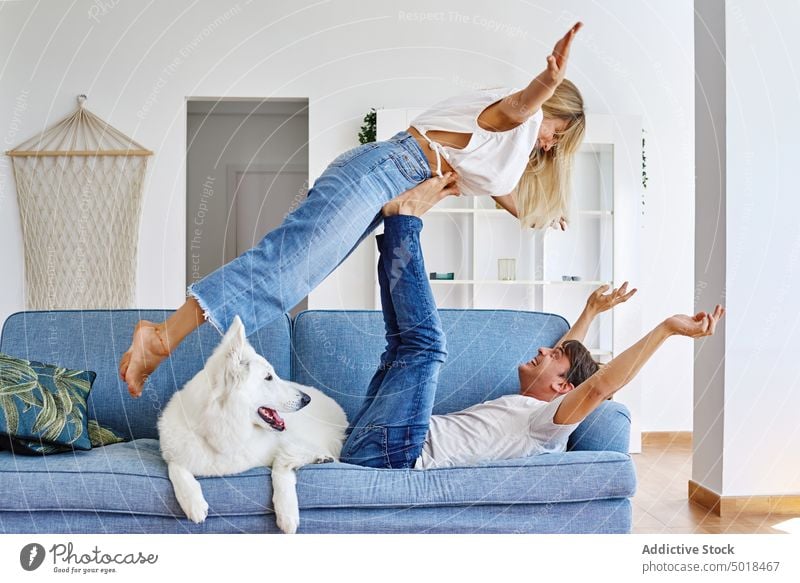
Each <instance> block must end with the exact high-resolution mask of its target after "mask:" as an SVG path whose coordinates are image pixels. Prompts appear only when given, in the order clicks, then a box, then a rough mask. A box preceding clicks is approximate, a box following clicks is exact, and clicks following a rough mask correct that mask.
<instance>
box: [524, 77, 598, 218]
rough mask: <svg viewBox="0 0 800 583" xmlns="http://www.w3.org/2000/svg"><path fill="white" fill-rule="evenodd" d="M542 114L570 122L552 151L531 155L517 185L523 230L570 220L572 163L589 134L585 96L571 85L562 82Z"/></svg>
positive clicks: (537, 152)
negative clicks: (584, 106)
mask: <svg viewBox="0 0 800 583" xmlns="http://www.w3.org/2000/svg"><path fill="white" fill-rule="evenodd" d="M542 113H543V114H544V116H545V117H548V118H557V119H565V120H567V128H566V129H565V130H564V131H563V132H558V133H557V134H556V136H557V137H558V141H557V143H556V144H555V145H554V146H553V147H552V148H550V150H549V151H547V152H545V151H544V150H543V149H542V148H535V149H534V150H533V152H531V156H530V159H529V160H528V166H527V168H525V172H524V173H523V175H522V178H520V180H519V182H518V183H517V188H516V201H517V211H518V212H517V214H518V215H519V220H520V222H521V223H522V226H523V227H526V228H527V227H533V228H536V229H544V228H547V227H548V226H550V224H551V223H552V222H553V221H558V220H559V219H561V218H564V219H568V218H569V206H570V200H569V197H570V191H571V189H572V180H571V179H572V161H573V157H574V155H575V152H577V151H578V148H579V147H580V145H581V142H582V141H583V134H584V132H585V131H586V116H585V114H584V111H583V96H581V92H580V91H578V88H577V87H575V84H574V83H572V82H571V81H568V80H566V79H564V80H563V81H562V82H561V84H560V85H559V86H558V87H557V88H556V90H555V93H553V96H552V97H551V98H550V99H548V100H547V101H545V102H544V104H543V105H542Z"/></svg>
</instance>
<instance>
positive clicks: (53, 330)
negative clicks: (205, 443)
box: [0, 310, 291, 439]
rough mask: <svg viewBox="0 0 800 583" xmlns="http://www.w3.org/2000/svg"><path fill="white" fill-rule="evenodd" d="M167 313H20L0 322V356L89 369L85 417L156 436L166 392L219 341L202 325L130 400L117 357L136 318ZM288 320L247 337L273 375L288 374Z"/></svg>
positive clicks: (166, 312)
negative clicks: (0, 330) (91, 379)
mask: <svg viewBox="0 0 800 583" xmlns="http://www.w3.org/2000/svg"><path fill="white" fill-rule="evenodd" d="M171 313H172V312H171V310H74V311H73V310H58V311H50V312H33V311H32V312H18V313H16V314H13V315H11V316H9V317H8V319H6V321H5V324H4V325H3V333H2V338H0V352H3V353H6V354H10V355H12V356H17V357H20V358H25V359H28V360H39V361H42V362H46V363H49V364H57V365H59V366H64V367H67V368H74V369H81V370H93V371H95V372H96V373H97V378H96V380H95V382H94V385H93V387H92V392H91V393H90V395H89V415H90V417H91V418H95V419H97V420H98V421H99V422H100V423H102V424H106V425H109V426H111V427H113V428H114V429H116V430H118V431H121V432H123V433H125V434H127V435H128V436H129V437H131V438H134V439H135V438H140V437H152V438H156V437H158V431H157V429H156V421H157V420H158V416H159V415H160V413H161V411H162V409H163V408H164V406H165V405H166V404H167V401H169V398H170V397H171V396H172V394H173V393H174V392H175V391H176V390H178V389H179V388H181V387H182V386H183V385H184V384H185V383H186V382H187V381H188V380H189V379H191V378H192V377H193V376H194V375H195V374H196V373H197V371H199V370H200V369H202V368H203V365H204V363H205V361H206V358H207V357H208V356H209V355H210V354H211V352H212V351H213V350H214V348H215V347H216V346H217V344H219V341H220V339H221V337H220V335H219V333H218V332H217V331H216V330H215V329H214V328H213V327H212V326H210V325H205V326H201V327H200V328H198V329H197V330H195V331H194V332H193V333H192V334H191V335H189V336H187V337H186V339H185V340H184V341H183V342H182V343H181V345H180V346H179V347H178V349H177V350H176V351H175V352H174V353H173V354H172V355H171V356H170V358H169V359H168V360H166V361H164V362H163V363H162V364H161V366H159V367H158V369H157V370H156V372H155V373H153V375H152V376H151V377H150V379H149V380H148V382H147V384H146V385H145V390H144V391H143V393H142V396H141V397H139V398H138V399H132V398H131V397H130V396H129V395H128V389H127V386H126V385H125V383H124V382H123V381H122V380H121V379H120V377H119V372H118V367H119V361H120V358H121V357H122V354H123V353H124V352H125V351H126V350H127V349H128V347H129V346H130V344H131V336H132V334H133V327H134V325H135V324H136V322H138V321H139V320H142V319H144V320H151V321H156V322H160V321H162V320H164V319H165V318H167V317H168V316H169V315H170V314H171ZM290 330H291V323H290V321H289V317H288V316H284V317H282V318H279V319H278V320H275V321H274V322H272V323H271V324H268V325H267V326H264V327H263V328H262V329H261V330H258V331H256V332H254V333H253V334H251V335H250V336H248V339H249V340H250V342H251V343H252V344H253V346H254V347H255V349H256V350H257V351H258V352H259V353H260V354H263V355H264V356H265V357H266V358H267V359H268V360H269V361H270V362H271V363H272V365H273V366H274V367H275V369H276V372H277V373H278V375H280V376H283V377H286V378H288V377H289V375H290V368H291V367H290V353H289V346H290Z"/></svg>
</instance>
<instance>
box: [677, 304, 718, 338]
mask: <svg viewBox="0 0 800 583" xmlns="http://www.w3.org/2000/svg"><path fill="white" fill-rule="evenodd" d="M724 315H725V308H723V307H722V306H720V305H719V304H717V307H716V308H714V311H713V312H711V313H710V314H708V313H706V312H698V313H697V314H695V315H694V316H687V315H686V314H677V315H675V316H672V317H670V318H667V319H666V320H664V326H666V328H667V330H668V331H669V332H670V333H671V334H674V335H677V336H688V337H689V338H702V337H703V336H711V335H712V334H714V331H715V330H716V326H717V322H719V320H720V318H722V316H724Z"/></svg>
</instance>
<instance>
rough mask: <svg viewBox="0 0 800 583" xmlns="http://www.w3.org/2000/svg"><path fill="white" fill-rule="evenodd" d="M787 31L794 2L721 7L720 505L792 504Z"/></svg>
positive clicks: (797, 345)
mask: <svg viewBox="0 0 800 583" xmlns="http://www.w3.org/2000/svg"><path fill="white" fill-rule="evenodd" d="M796 22H800V4H798V3H796V2H792V3H788V2H774V3H773V2H769V3H768V2H761V3H753V2H745V1H742V0H728V1H727V2H726V45H727V51H726V57H727V70H728V103H727V110H728V116H727V138H728V139H727V159H728V164H727V184H728V186H727V213H726V219H727V246H728V253H727V262H726V269H727V284H726V290H727V298H726V301H727V304H728V315H727V317H728V322H727V335H726V344H725V353H726V358H725V379H726V383H725V443H724V450H723V451H724V455H725V457H724V465H723V489H722V492H720V493H721V494H724V495H726V496H741V495H751V494H798V493H800V463H798V460H799V459H800V458H798V453H797V452H798V450H800V429H798V422H797V415H798V412H800V390H798V388H799V387H800V367H799V366H798V364H797V354H798V352H800V296H798V292H799V291H800V230H798V228H797V221H796V217H798V216H800V197H798V186H797V185H798V184H800V167H798V164H797V161H798V160H800V138H798V136H800V110H799V109H798V107H797V103H798V95H800V65H798V64H797V62H796V61H797V55H800V37H798V35H797V34H795V33H794V31H791V30H789V28H788V27H787V26H786V24H785V23H796Z"/></svg>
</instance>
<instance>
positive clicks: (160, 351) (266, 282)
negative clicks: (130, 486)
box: [120, 22, 585, 397]
mask: <svg viewBox="0 0 800 583" xmlns="http://www.w3.org/2000/svg"><path fill="white" fill-rule="evenodd" d="M581 26H582V24H581V23H580V22H579V23H577V24H575V26H573V27H572V28H571V29H570V30H569V32H567V34H566V35H564V37H563V38H561V39H560V40H559V41H558V42H557V43H556V45H555V47H554V49H553V53H552V54H551V55H549V56H548V57H547V68H546V69H545V70H544V71H543V72H542V73H541V74H539V75H538V76H537V77H535V78H534V79H533V81H531V83H530V84H529V85H528V86H527V87H525V88H524V89H522V90H520V91H513V92H511V91H508V90H506V91H502V90H497V91H481V92H477V93H473V94H469V95H465V96H460V97H455V98H452V99H448V100H446V101H443V102H441V103H439V104H436V105H434V106H433V107H432V108H431V109H429V110H427V111H426V112H424V113H423V114H422V115H420V116H419V117H417V118H416V119H415V120H413V122H412V127H410V128H408V130H407V131H404V132H400V133H398V134H397V135H395V136H394V137H392V138H391V139H390V140H387V141H385V142H373V143H370V144H364V145H362V146H360V147H358V148H354V149H352V150H350V151H348V152H345V153H344V154H342V155H340V156H339V157H338V158H336V159H335V160H334V161H333V162H331V164H330V165H329V166H328V168H327V169H326V170H325V172H323V174H322V175H321V176H320V177H319V178H318V179H317V181H316V182H315V183H314V186H313V188H311V189H310V190H309V192H308V197H307V198H306V200H305V201H304V202H303V204H301V205H300V206H299V207H298V208H297V209H295V210H294V211H293V212H291V213H290V214H289V215H287V217H286V219H285V220H284V222H283V223H282V224H281V226H280V227H278V228H277V229H275V230H274V231H272V232H270V233H268V234H267V235H266V236H265V237H264V238H263V239H262V240H261V241H260V242H259V243H258V245H257V246H255V247H253V248H252V249H250V250H249V251H247V252H245V253H244V254H242V255H241V256H239V257H237V258H236V259H235V260H233V261H231V262H230V263H228V264H227V265H224V266H223V267H221V268H219V269H217V270H216V271H214V272H213V273H211V274H209V275H208V276H206V277H205V278H204V279H202V280H200V281H198V282H196V283H194V284H192V285H191V286H190V287H189V289H188V290H187V291H188V297H187V300H186V302H185V303H184V304H183V306H181V307H180V308H179V309H178V310H177V311H175V312H174V313H173V314H172V315H171V316H170V317H169V318H168V319H167V320H166V321H165V322H161V323H158V324H156V323H153V322H148V321H145V320H142V321H140V322H139V323H138V324H137V325H136V329H135V330H134V334H133V342H132V344H131V347H130V349H128V351H127V352H126V353H125V354H124V355H123V357H122V360H121V362H120V376H121V377H122V380H124V381H125V382H126V383H127V385H128V391H129V392H130V393H131V395H132V396H134V397H138V396H139V395H140V394H141V391H142V386H143V385H144V381H145V380H146V378H147V376H148V375H149V374H150V373H152V371H154V370H155V369H156V367H157V366H158V364H159V363H160V362H161V361H162V360H163V359H164V358H166V357H167V356H169V354H170V352H171V351H172V350H173V349H174V348H175V347H176V346H177V345H178V344H179V343H180V342H181V341H182V340H183V338H185V337H186V336H187V335H188V334H189V333H190V332H192V331H193V330H194V329H195V328H197V327H198V326H200V325H201V324H202V323H203V322H204V320H208V321H210V322H211V323H212V324H213V325H214V326H215V327H216V328H217V329H218V330H219V331H220V333H221V332H223V331H224V330H226V329H227V327H228V326H229V324H230V322H231V321H232V319H233V316H234V315H237V314H238V315H239V316H240V317H241V319H242V321H243V323H244V324H245V328H246V329H247V330H258V329H260V328H261V327H262V326H264V325H266V324H267V323H269V322H270V321H272V320H274V319H275V318H277V317H279V316H280V315H282V314H283V313H284V312H286V311H287V310H289V309H291V308H292V307H293V306H295V305H296V304H297V303H298V302H299V301H300V300H301V299H302V298H304V297H305V296H306V295H308V293H309V292H310V291H311V290H313V289H314V288H315V287H316V286H317V285H318V284H319V283H320V282H321V281H322V280H323V279H325V277H327V276H328V274H329V273H330V272H331V271H333V270H334V269H335V268H336V267H337V266H338V265H339V264H340V263H341V262H342V261H343V260H344V259H345V258H346V257H347V256H348V255H349V254H350V253H351V252H352V251H353V250H354V249H355V248H356V247H357V246H358V244H359V243H360V242H361V241H362V240H363V239H364V238H365V237H366V236H367V235H369V233H371V232H372V231H373V230H374V229H375V228H376V227H377V226H378V224H380V222H381V220H382V215H381V209H382V208H383V206H384V205H385V204H386V203H387V202H389V201H390V200H392V199H394V198H395V197H396V196H398V195H399V194H401V193H403V192H405V191H407V190H410V189H411V188H413V187H414V186H416V185H417V184H419V183H421V182H423V181H424V180H427V179H428V178H430V177H431V175H432V173H435V174H437V175H438V176H440V177H442V180H443V181H444V183H443V186H444V184H450V183H452V182H454V180H455V177H456V176H457V177H458V188H459V190H460V191H461V192H462V193H463V194H469V195H475V196H477V195H485V196H493V198H494V199H495V200H496V201H497V202H498V203H499V204H500V205H501V206H503V207H504V208H505V209H506V210H508V211H509V212H510V213H511V214H513V215H514V216H516V217H518V218H519V219H520V222H521V223H522V224H523V225H524V226H526V227H536V228H541V227H545V226H547V225H550V224H553V223H554V222H560V224H561V228H562V229H563V228H565V226H566V222H565V219H563V217H565V216H566V215H567V212H566V211H567V206H568V201H567V193H568V190H569V174H570V160H571V157H572V155H573V154H574V152H575V151H576V150H577V148H578V146H579V145H580V142H581V140H582V138H583V133H584V128H585V118H584V113H583V100H582V98H581V96H580V93H579V92H578V90H577V88H575V86H574V85H573V84H572V83H570V82H569V81H566V80H565V74H566V65H567V60H568V57H569V48H570V45H571V43H572V40H573V38H574V36H575V34H576V33H577V32H578V30H580V28H581ZM512 192H513V194H512Z"/></svg>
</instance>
